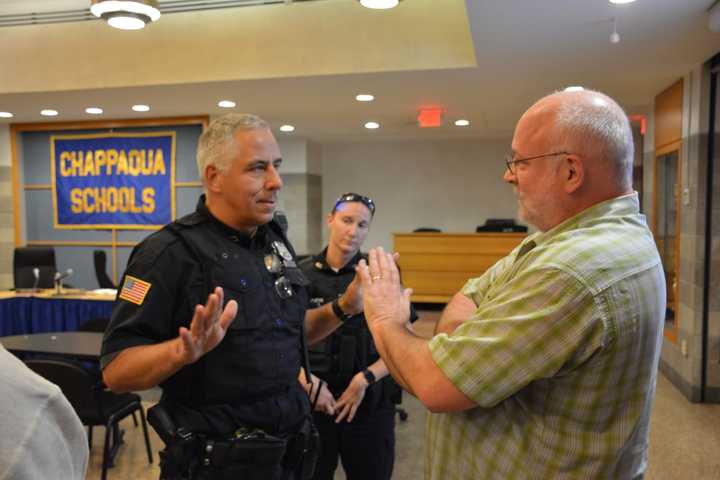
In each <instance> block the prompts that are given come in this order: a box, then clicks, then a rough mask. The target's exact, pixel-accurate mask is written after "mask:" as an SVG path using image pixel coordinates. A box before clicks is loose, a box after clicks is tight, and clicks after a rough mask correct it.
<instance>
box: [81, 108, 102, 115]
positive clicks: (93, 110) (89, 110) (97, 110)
mask: <svg viewBox="0 0 720 480" xmlns="http://www.w3.org/2000/svg"><path fill="white" fill-rule="evenodd" d="M85 113H89V114H90V115H100V114H101V113H103V109H102V108H100V107H88V108H86V109H85Z"/></svg>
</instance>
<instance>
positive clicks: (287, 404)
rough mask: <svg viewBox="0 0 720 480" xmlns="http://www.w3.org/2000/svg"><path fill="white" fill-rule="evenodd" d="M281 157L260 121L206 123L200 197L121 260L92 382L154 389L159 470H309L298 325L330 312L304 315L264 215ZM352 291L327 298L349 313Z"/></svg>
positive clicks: (291, 272)
mask: <svg viewBox="0 0 720 480" xmlns="http://www.w3.org/2000/svg"><path fill="white" fill-rule="evenodd" d="M281 161H282V159H281V156H280V150H279V147H278V145H277V142H276V141H275V138H274V137H273V135H272V132H271V131H270V129H269V127H268V125H267V124H266V123H265V122H264V121H263V120H261V119H260V118H258V117H256V116H254V115H248V114H230V115H226V116H224V117H220V118H218V119H217V120H215V121H213V122H212V123H211V124H210V125H209V127H208V128H207V130H206V131H205V132H204V133H203V135H202V136H201V137H200V141H199V145H198V168H199V170H200V176H201V178H202V180H203V186H204V190H205V195H203V196H201V197H200V200H199V202H198V205H197V209H196V211H195V212H194V213H192V214H190V215H187V216H185V217H183V218H181V219H179V220H177V221H175V222H173V223H171V224H170V225H167V226H166V227H164V228H163V229H161V230H160V231H158V232H156V233H154V234H152V235H150V236H149V237H147V238H146V239H145V240H143V241H142V242H141V243H140V244H139V245H138V246H137V247H136V248H135V249H134V251H133V253H132V255H131V257H130V260H129V262H128V266H127V270H126V271H125V274H124V276H123V279H122V283H121V287H120V290H119V292H118V298H117V302H116V305H115V308H114V310H113V314H112V319H111V322H110V325H109V327H108V329H107V332H106V333H105V337H104V340H103V347H102V358H101V362H102V366H103V379H104V381H105V383H106V384H107V385H108V386H109V387H110V388H111V389H112V390H114V391H117V392H125V391H130V390H142V389H147V388H150V387H153V386H155V385H160V386H161V387H162V390H163V394H162V398H161V401H160V403H159V407H155V408H154V409H152V411H151V413H150V414H149V417H150V418H151V423H152V424H153V426H154V427H155V428H156V430H158V433H159V434H160V436H161V437H162V438H163V440H164V441H165V442H166V449H165V450H164V452H161V458H162V460H161V470H162V473H161V478H166V479H205V478H212V479H224V478H233V479H256V478H257V479H263V480H265V479H299V478H305V477H308V476H309V475H310V474H311V472H312V467H313V464H314V460H313V459H312V453H313V441H312V440H313V435H312V431H313V428H312V426H311V422H309V417H310V412H309V410H310V407H309V402H308V397H307V395H306V393H305V391H304V390H303V387H302V385H301V384H300V383H299V382H298V370H299V369H300V367H301V363H302V357H303V355H302V352H303V328H305V329H306V331H307V335H308V336H309V337H310V338H312V339H315V340H316V339H320V338H323V337H324V336H325V335H327V334H329V333H330V332H332V331H333V330H334V329H335V328H337V326H338V325H340V322H341V320H342V319H341V318H339V317H338V316H337V314H336V313H335V312H334V311H333V310H332V308H331V307H330V306H329V305H328V306H325V307H323V308H318V309H314V310H308V311H307V312H306V307H307V293H306V291H305V285H306V284H307V280H306V278H305V277H304V275H303V274H302V272H301V271H300V270H299V269H298V267H297V265H296V263H295V257H294V252H293V249H292V247H291V245H290V243H289V242H288V240H287V238H286V235H285V228H284V227H283V222H279V221H277V219H276V218H274V211H275V205H276V202H277V195H278V192H279V191H280V189H281V187H282V180H281V178H280V176H279V174H278V168H279V167H280V164H281ZM358 283H359V282H358ZM358 292H359V290H358V289H357V287H356V284H355V283H353V285H351V287H350V288H349V289H348V292H347V294H346V295H344V296H343V297H342V298H341V299H340V304H339V305H340V308H341V309H342V310H343V311H344V312H357V311H360V310H361V309H362V304H361V301H362V299H361V297H360V295H359V293H358Z"/></svg>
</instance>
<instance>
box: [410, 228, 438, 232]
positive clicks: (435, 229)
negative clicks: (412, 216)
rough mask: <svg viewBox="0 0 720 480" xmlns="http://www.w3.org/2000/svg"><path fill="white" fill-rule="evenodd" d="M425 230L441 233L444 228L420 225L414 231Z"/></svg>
mask: <svg viewBox="0 0 720 480" xmlns="http://www.w3.org/2000/svg"><path fill="white" fill-rule="evenodd" d="M423 232H427V233H440V232H442V230H440V229H439V228H434V227H418V228H416V229H415V230H413V233H423Z"/></svg>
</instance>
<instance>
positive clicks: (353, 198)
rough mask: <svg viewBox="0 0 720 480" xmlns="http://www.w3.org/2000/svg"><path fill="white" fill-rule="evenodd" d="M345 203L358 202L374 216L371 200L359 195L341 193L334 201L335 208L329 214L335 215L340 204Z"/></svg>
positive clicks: (373, 206) (373, 204) (373, 205)
mask: <svg viewBox="0 0 720 480" xmlns="http://www.w3.org/2000/svg"><path fill="white" fill-rule="evenodd" d="M346 202H360V203H362V204H363V205H365V206H366V207H367V208H368V210H370V215H375V202H373V200H372V198H370V197H366V196H365V195H360V194H359V193H352V192H351V193H343V194H342V195H340V196H339V197H338V199H337V200H335V206H334V207H333V209H332V212H331V213H335V211H336V210H337V208H338V206H339V205H340V204H341V203H346Z"/></svg>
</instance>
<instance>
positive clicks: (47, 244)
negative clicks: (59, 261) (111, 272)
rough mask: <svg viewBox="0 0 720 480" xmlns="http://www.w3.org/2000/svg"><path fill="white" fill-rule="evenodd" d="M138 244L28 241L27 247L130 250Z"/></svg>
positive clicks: (101, 241) (126, 242)
mask: <svg viewBox="0 0 720 480" xmlns="http://www.w3.org/2000/svg"><path fill="white" fill-rule="evenodd" d="M138 243H140V242H131V241H125V242H118V241H116V242H113V241H107V240H92V241H87V240H29V241H28V242H27V245H28V246H30V247H110V248H117V247H128V248H132V247H134V246H135V245H137V244H138Z"/></svg>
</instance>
